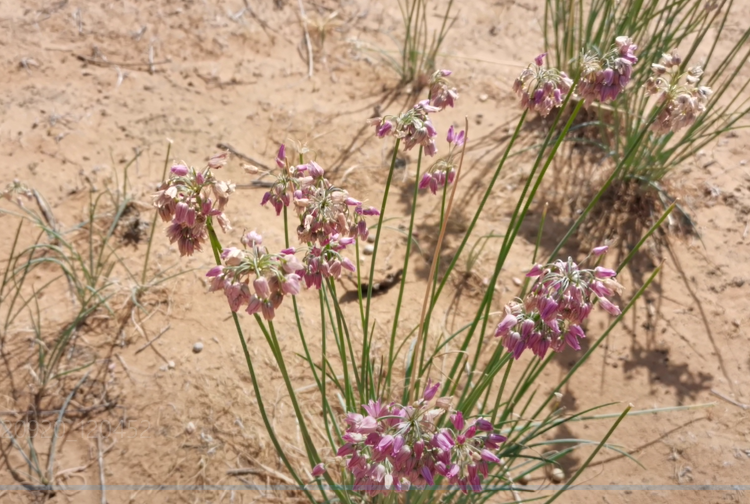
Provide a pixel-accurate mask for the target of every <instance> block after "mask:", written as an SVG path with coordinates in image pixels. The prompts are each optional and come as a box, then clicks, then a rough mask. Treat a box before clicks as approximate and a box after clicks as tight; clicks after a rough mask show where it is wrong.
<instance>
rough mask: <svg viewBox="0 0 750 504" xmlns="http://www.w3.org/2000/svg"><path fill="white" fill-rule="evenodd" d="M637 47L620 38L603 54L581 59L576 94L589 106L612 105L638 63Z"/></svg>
mask: <svg viewBox="0 0 750 504" xmlns="http://www.w3.org/2000/svg"><path fill="white" fill-rule="evenodd" d="M636 49H638V46H637V45H635V44H634V43H633V41H632V40H631V39H630V37H626V36H620V37H617V38H616V39H615V45H614V46H613V47H612V48H611V49H610V50H609V51H608V52H607V53H605V54H600V53H599V52H597V51H590V52H588V53H586V54H584V55H583V59H582V71H581V81H580V82H579V84H578V88H577V92H578V94H579V95H580V96H581V98H582V99H583V101H584V103H585V104H586V105H587V106H588V105H590V104H591V103H592V102H594V101H597V100H598V101H600V102H602V103H606V102H608V101H613V100H614V99H615V98H617V96H618V95H619V94H620V93H621V92H622V91H623V90H624V89H625V86H627V85H628V82H630V78H631V75H632V73H633V66H634V65H635V64H636V63H638V58H637V57H636V55H635V50H636Z"/></svg>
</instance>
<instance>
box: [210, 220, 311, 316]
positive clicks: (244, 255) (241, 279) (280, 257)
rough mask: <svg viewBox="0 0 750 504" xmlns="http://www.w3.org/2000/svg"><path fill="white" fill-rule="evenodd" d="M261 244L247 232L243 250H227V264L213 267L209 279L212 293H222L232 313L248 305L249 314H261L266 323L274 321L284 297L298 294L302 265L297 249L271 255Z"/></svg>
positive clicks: (246, 309)
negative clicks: (297, 256)
mask: <svg viewBox="0 0 750 504" xmlns="http://www.w3.org/2000/svg"><path fill="white" fill-rule="evenodd" d="M262 243H263V237H262V236H261V235H259V234H258V233H256V232H254V231H251V232H250V233H247V234H246V235H245V236H244V237H243V238H242V244H243V246H244V248H242V249H240V248H236V247H230V248H226V249H224V250H223V251H222V253H221V259H222V260H223V262H224V265H223V266H214V267H213V268H211V269H210V270H209V271H208V273H206V276H207V277H208V278H209V279H210V281H211V287H210V289H209V290H210V291H218V290H221V291H223V292H224V295H225V296H226V297H227V300H228V301H229V307H230V308H231V309H232V311H234V312H236V311H238V310H239V309H240V308H241V307H243V306H245V307H246V308H245V311H247V313H249V314H251V315H253V314H256V313H260V314H262V315H263V318H265V319H266V320H273V318H274V316H275V310H276V309H277V308H278V307H279V306H280V305H281V303H282V301H283V300H284V297H285V296H290V295H291V296H295V295H297V294H299V291H300V276H299V275H298V274H297V272H298V271H300V270H302V269H303V265H302V263H300V261H299V260H298V259H297V258H296V257H295V256H294V252H295V251H294V249H286V250H282V251H281V252H280V253H278V254H270V253H269V252H268V249H267V248H266V247H264V246H263V245H262Z"/></svg>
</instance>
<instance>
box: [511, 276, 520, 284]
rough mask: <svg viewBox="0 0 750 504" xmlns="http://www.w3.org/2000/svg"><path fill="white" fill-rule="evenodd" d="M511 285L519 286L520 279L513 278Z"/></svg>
mask: <svg viewBox="0 0 750 504" xmlns="http://www.w3.org/2000/svg"><path fill="white" fill-rule="evenodd" d="M513 283H514V284H516V285H521V279H520V278H518V277H513Z"/></svg>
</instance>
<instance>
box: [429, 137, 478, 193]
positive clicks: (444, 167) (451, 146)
mask: <svg viewBox="0 0 750 504" xmlns="http://www.w3.org/2000/svg"><path fill="white" fill-rule="evenodd" d="M446 140H447V141H448V156H446V157H445V158H443V159H441V160H439V161H438V162H437V163H435V164H434V165H432V167H430V168H429V169H428V170H427V171H426V172H425V173H424V175H422V179H421V180H420V181H419V188H420V189H427V188H428V187H429V188H430V191H432V194H437V191H438V189H441V188H443V187H445V185H446V184H452V183H453V180H454V179H455V178H456V157H457V153H458V150H457V149H458V148H459V147H461V146H462V145H463V144H464V142H466V135H465V132H464V131H463V130H461V131H460V132H459V133H456V130H455V128H454V127H453V126H452V125H451V127H450V128H448V136H447V138H446Z"/></svg>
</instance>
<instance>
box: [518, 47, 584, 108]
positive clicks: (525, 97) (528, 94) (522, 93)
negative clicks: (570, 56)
mask: <svg viewBox="0 0 750 504" xmlns="http://www.w3.org/2000/svg"><path fill="white" fill-rule="evenodd" d="M546 55H547V53H544V54H540V55H539V56H537V57H536V58H534V64H533V65H529V66H528V67H527V68H526V70H524V71H523V72H521V75H519V76H518V78H517V79H516V81H515V82H514V83H513V91H514V92H515V93H516V94H517V95H518V97H519V98H521V107H523V108H528V109H529V110H534V111H536V112H538V113H539V115H541V116H542V117H547V116H548V115H549V113H550V112H551V111H552V109H553V108H555V107H559V106H561V105H562V103H563V100H564V99H565V97H566V96H567V95H568V93H569V92H570V88H571V86H573V81H572V80H571V79H570V78H569V77H568V75H567V74H566V73H565V72H562V71H560V70H558V69H556V68H546V67H544V57H545V56H546Z"/></svg>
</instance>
